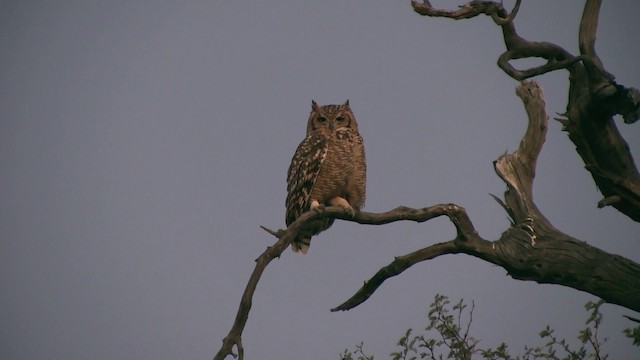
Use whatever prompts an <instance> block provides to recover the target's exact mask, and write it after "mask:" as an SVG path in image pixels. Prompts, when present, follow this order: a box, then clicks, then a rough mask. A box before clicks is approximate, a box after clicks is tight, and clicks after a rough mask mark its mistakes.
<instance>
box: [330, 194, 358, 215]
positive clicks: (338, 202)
mask: <svg viewBox="0 0 640 360" xmlns="http://www.w3.org/2000/svg"><path fill="white" fill-rule="evenodd" d="M329 204H330V205H332V206H340V207H341V208H343V209H344V211H346V213H347V214H349V216H350V217H355V216H356V211H355V210H354V209H353V207H352V206H351V204H349V202H348V201H347V200H346V199H344V198H341V197H340V196H336V197H334V198H333V199H331V200H329Z"/></svg>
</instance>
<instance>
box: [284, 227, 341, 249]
mask: <svg viewBox="0 0 640 360" xmlns="http://www.w3.org/2000/svg"><path fill="white" fill-rule="evenodd" d="M334 220H335V219H321V220H317V221H312V222H311V223H310V224H309V226H308V227H307V228H306V229H304V230H302V231H301V232H299V233H298V236H297V237H296V238H295V239H294V240H293V242H291V249H292V250H293V252H300V253H302V255H304V254H306V253H307V251H309V245H310V244H311V237H312V236H315V235H318V234H319V233H320V232H322V231H325V230H327V229H328V228H329V227H331V225H332V224H333V221H334Z"/></svg>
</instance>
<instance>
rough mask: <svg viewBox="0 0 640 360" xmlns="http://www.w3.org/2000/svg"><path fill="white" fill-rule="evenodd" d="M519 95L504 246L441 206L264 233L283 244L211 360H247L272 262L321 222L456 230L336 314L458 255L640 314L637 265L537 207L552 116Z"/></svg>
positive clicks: (526, 87) (322, 211) (506, 170)
mask: <svg viewBox="0 0 640 360" xmlns="http://www.w3.org/2000/svg"><path fill="white" fill-rule="evenodd" d="M516 94H517V95H518V96H519V97H520V98H521V99H522V101H523V103H524V106H525V109H526V111H527V114H528V117H529V123H528V126H527V130H526V132H525V135H524V136H523V138H522V140H521V142H520V145H519V147H518V149H517V150H516V151H515V152H513V153H511V154H504V155H502V156H500V157H499V158H498V159H497V160H496V161H495V162H494V168H495V171H496V173H497V174H498V176H499V177H500V178H501V179H502V180H503V181H504V182H505V183H506V185H507V190H506V192H505V194H504V202H502V201H501V205H502V206H503V207H504V208H505V210H506V211H507V213H508V214H509V216H510V217H511V220H512V226H511V227H510V228H509V229H508V230H507V231H505V232H504V233H503V234H502V236H501V237H500V239H498V240H496V241H489V240H485V239H483V238H481V237H480V236H479V235H478V233H477V232H476V230H475V227H474V226H473V223H472V222H471V220H470V219H469V217H468V215H467V213H466V211H465V210H464V208H462V207H460V206H458V205H455V204H440V205H434V206H430V207H426V208H421V209H412V208H408V207H402V206H401V207H398V208H396V209H393V210H391V211H387V212H384V213H368V212H359V213H357V214H356V215H355V216H351V215H350V214H349V213H346V212H345V211H344V209H342V208H340V207H323V208H319V209H316V210H312V211H308V212H306V213H304V214H303V215H301V216H300V217H299V218H298V220H296V221H295V222H294V223H293V224H291V226H289V227H288V228H287V229H286V230H282V229H281V230H277V231H274V230H270V229H268V228H264V227H263V229H265V230H266V231H267V232H268V233H270V234H272V235H274V236H276V237H277V238H278V241H276V243H275V244H274V245H272V246H270V247H268V248H267V249H266V250H265V251H264V252H263V253H262V255H260V256H259V257H258V259H256V266H255V269H254V271H253V273H252V274H251V277H250V278H249V281H248V283H247V286H246V288H245V291H244V293H243V295H242V299H241V301H240V306H239V308H238V312H237V315H236V319H235V322H234V324H233V326H232V328H231V331H230V332H229V335H227V337H225V338H224V340H223V345H222V348H221V349H220V351H219V352H218V354H217V355H216V357H215V358H214V360H222V359H224V358H225V357H226V356H227V355H234V354H233V348H234V346H235V347H236V349H237V350H238V357H239V358H240V359H242V358H243V353H244V351H243V348H242V341H241V335H242V331H243V329H244V326H245V325H246V322H247V319H248V317H249V311H250V309H251V302H252V298H253V294H254V292H255V290H256V286H257V284H258V281H259V280H260V277H261V275H262V273H263V271H264V269H265V268H266V266H267V265H268V264H269V263H270V262H271V260H273V259H275V258H277V257H279V256H280V255H281V254H282V252H283V251H284V250H285V249H286V248H287V247H288V246H289V245H290V244H291V241H292V240H293V239H294V238H295V236H296V235H297V234H298V232H300V230H302V229H303V228H304V226H305V225H306V224H307V223H308V222H309V221H311V220H313V219H317V218H319V217H334V218H337V219H342V220H347V221H352V222H356V223H359V224H366V225H383V224H388V223H391V222H395V221H401V220H408V221H415V222H425V221H428V220H430V219H433V218H436V217H439V216H447V217H448V218H449V220H450V221H451V222H452V224H453V225H454V226H455V229H456V237H455V238H454V239H453V240H450V241H447V242H444V243H439V244H435V245H431V246H428V247H426V248H424V249H421V250H418V251H415V252H412V253H410V254H407V255H404V256H400V257H397V258H395V260H394V261H393V262H392V263H391V264H389V265H387V266H385V267H383V268H382V269H380V270H379V271H378V272H377V273H376V274H375V275H374V276H373V277H372V278H371V279H370V280H369V281H367V282H366V283H365V284H364V286H363V287H362V288H361V289H360V290H358V291H357V292H356V294H355V295H353V296H352V297H351V298H350V299H349V300H347V301H345V302H344V303H343V304H341V305H339V306H337V307H335V308H334V309H332V311H338V310H349V309H352V308H354V307H355V306H358V305H359V304H361V303H363V302H364V301H366V300H367V299H368V298H369V297H370V296H371V295H372V294H373V293H374V292H375V290H376V289H377V288H378V287H379V286H380V285H381V284H382V283H383V282H384V281H385V280H387V279H388V278H391V277H393V276H396V275H398V274H400V273H402V272H403V271H404V270H406V269H408V268H409V267H411V266H413V265H415V264H417V263H419V262H422V261H425V260H429V259H433V258H436V257H438V256H441V255H446V254H458V253H463V254H467V255H471V256H475V257H478V258H480V259H483V260H485V261H487V262H490V263H492V264H495V265H498V266H501V267H503V268H504V269H505V270H507V273H508V274H509V275H510V276H511V277H513V278H514V279H520V280H532V281H536V282H538V283H546V284H559V285H564V286H569V287H572V288H574V289H578V290H582V291H586V292H589V293H591V294H593V295H595V296H598V297H600V298H602V299H603V300H605V301H607V302H609V303H613V304H618V305H621V306H624V307H627V308H629V309H631V310H635V311H640V265H639V264H637V263H635V262H633V261H631V260H628V259H626V258H623V257H621V256H618V255H612V254H608V253H606V252H604V251H602V250H600V249H598V248H595V247H592V246H590V245H588V244H586V243H585V242H582V241H579V240H577V239H575V238H572V237H570V236H568V235H566V234H564V233H562V232H560V231H559V230H557V229H556V228H555V227H554V226H553V225H551V223H550V222H549V221H548V220H547V219H546V218H545V217H544V216H543V215H542V213H541V212H540V211H539V210H538V208H537V207H536V205H535V203H534V202H533V178H534V177H535V166H536V161H537V158H538V155H539V153H540V151H541V149H542V145H543V144H544V141H545V135H546V131H547V121H548V116H547V113H546V110H545V104H544V100H543V95H542V89H541V88H540V87H539V86H538V84H537V83H535V82H523V83H522V84H521V85H520V86H519V87H518V88H517V90H516Z"/></svg>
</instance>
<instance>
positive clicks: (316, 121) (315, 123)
mask: <svg viewBox="0 0 640 360" xmlns="http://www.w3.org/2000/svg"><path fill="white" fill-rule="evenodd" d="M323 127H325V128H329V129H330V130H336V129H339V128H353V129H355V130H356V131H357V130H358V123H356V117H355V116H354V115H353V112H352V111H351V108H350V107H349V100H347V101H345V102H344V103H343V104H342V105H323V106H319V105H318V104H317V103H316V102H315V101H314V100H311V115H309V122H308V123H307V134H309V133H311V132H312V131H313V130H316V129H319V128H323Z"/></svg>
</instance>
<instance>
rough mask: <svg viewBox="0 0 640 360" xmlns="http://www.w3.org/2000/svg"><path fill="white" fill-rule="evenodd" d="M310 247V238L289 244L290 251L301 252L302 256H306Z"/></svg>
mask: <svg viewBox="0 0 640 360" xmlns="http://www.w3.org/2000/svg"><path fill="white" fill-rule="evenodd" d="M310 245H311V238H297V239H296V240H295V241H293V242H292V243H291V249H292V250H293V252H298V251H299V252H301V253H302V255H304V254H306V253H307V251H309V246H310Z"/></svg>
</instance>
